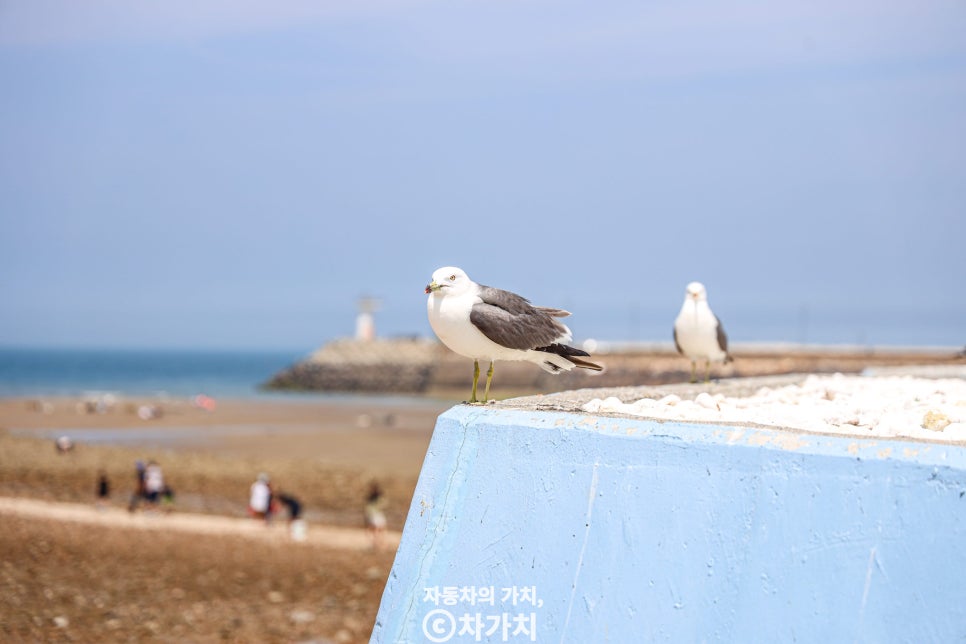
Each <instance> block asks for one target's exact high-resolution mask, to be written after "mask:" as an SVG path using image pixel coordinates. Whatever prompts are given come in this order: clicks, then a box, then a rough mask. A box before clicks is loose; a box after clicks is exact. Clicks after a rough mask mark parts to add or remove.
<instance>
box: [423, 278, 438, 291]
mask: <svg viewBox="0 0 966 644" xmlns="http://www.w3.org/2000/svg"><path fill="white" fill-rule="evenodd" d="M438 290H439V284H437V283H436V280H433V281H432V282H430V283H429V284H427V285H426V292H427V293H432V292H433V291H438Z"/></svg>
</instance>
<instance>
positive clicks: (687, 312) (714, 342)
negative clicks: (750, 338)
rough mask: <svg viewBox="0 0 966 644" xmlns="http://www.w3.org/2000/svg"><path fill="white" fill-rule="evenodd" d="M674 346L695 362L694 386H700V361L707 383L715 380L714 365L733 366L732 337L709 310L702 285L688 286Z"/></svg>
mask: <svg viewBox="0 0 966 644" xmlns="http://www.w3.org/2000/svg"><path fill="white" fill-rule="evenodd" d="M674 346H675V347H677V350H678V352H679V353H681V354H682V355H684V356H686V357H687V358H688V359H690V360H691V382H696V381H697V379H696V378H695V373H694V372H695V368H696V364H697V361H698V360H704V364H705V368H704V381H705V382H708V381H710V380H711V363H712V362H721V363H727V362H731V360H732V358H731V356H730V355H729V354H728V336H726V335H725V332H724V327H722V326H721V320H719V319H718V318H717V316H715V314H714V313H713V312H712V311H711V307H710V306H708V292H707V291H706V290H705V288H704V284H702V283H701V282H691V283H690V284H688V287H687V290H686V293H685V296H684V305H683V306H682V307H681V312H680V313H678V317H677V319H676V320H674Z"/></svg>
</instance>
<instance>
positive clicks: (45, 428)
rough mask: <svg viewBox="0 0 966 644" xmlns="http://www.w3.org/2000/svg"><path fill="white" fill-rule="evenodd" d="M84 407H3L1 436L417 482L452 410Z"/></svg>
mask: <svg viewBox="0 0 966 644" xmlns="http://www.w3.org/2000/svg"><path fill="white" fill-rule="evenodd" d="M84 402H85V401H84V399H82V398H80V397H65V398H6V399H0V428H2V429H6V430H8V431H10V432H11V433H12V434H14V435H19V436H35V437H41V438H49V439H51V440H53V438H54V437H55V435H61V434H63V435H67V436H70V437H71V438H72V439H73V440H74V442H75V443H76V444H83V443H84V442H85V440H87V439H89V440H91V442H95V443H98V444H111V443H112V442H113V443H115V444H124V445H135V444H142V445H147V446H152V445H154V446H158V447H164V448H166V449H171V450H175V451H185V450H191V451H202V452H216V453H218V454H223V455H237V456H242V457H251V458H271V459H287V458H297V459H306V458H311V459H313V460H318V461H322V462H326V463H330V464H333V465H341V466H347V467H366V468H372V469H375V470H379V471H391V472H394V473H400V474H408V475H414V474H418V471H419V467H420V465H421V463H422V458H423V456H424V455H425V452H426V447H427V445H428V444H429V439H430V437H431V436H432V431H433V427H434V426H435V423H436V418H437V416H439V414H441V413H442V412H443V411H445V410H446V409H448V408H449V407H451V406H452V404H453V403H451V402H446V401H438V400H432V399H412V400H397V399H393V398H387V399H377V398H375V397H373V398H360V399H358V400H352V399H348V400H339V401H327V400H312V399H308V400H305V399H296V400H277V399H268V400H219V401H217V406H216V408H215V409H214V410H213V411H206V410H204V409H201V408H198V407H196V406H194V405H193V404H192V402H191V401H190V400H187V399H164V400H161V399H152V398H121V399H118V401H117V402H116V403H115V404H114V405H112V406H111V407H109V408H107V409H106V410H105V411H104V412H103V413H97V412H94V413H88V412H87V410H86V408H85V405H84ZM145 405H153V406H156V407H158V408H160V409H161V415H160V417H157V418H152V419H150V420H143V419H142V418H140V417H139V416H138V414H137V411H138V409H139V408H141V407H142V406H145ZM125 433H130V434H131V435H130V436H124V434H125ZM112 436H113V438H114V440H113V441H112Z"/></svg>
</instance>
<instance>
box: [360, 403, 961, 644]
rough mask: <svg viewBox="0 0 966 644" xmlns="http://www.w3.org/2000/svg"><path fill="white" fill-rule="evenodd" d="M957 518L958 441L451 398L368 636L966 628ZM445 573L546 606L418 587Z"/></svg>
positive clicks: (850, 637) (774, 636) (448, 581)
mask: <svg viewBox="0 0 966 644" xmlns="http://www.w3.org/2000/svg"><path fill="white" fill-rule="evenodd" d="M964 516H966V449H964V448H962V447H955V446H945V445H931V446H924V445H922V444H918V443H904V442H899V441H881V440H880V441H870V440H856V439H850V438H838V437H835V438H829V437H819V436H804V435H794V434H789V433H787V432H780V431H777V430H770V429H762V428H757V429H756V428H736V427H730V426H713V425H687V424H680V423H672V422H665V423H658V422H654V421H648V420H644V419H618V418H606V417H596V416H583V415H574V414H564V413H551V412H529V411H514V410H502V409H481V408H474V407H468V406H458V407H454V408H453V409H451V410H449V411H448V412H446V413H445V414H443V415H442V416H440V418H439V420H438V423H437V425H436V429H435V432H434V435H433V439H432V442H431V444H430V447H429V450H428V453H427V456H426V460H425V462H424V464H423V469H422V473H421V475H420V479H419V483H418V485H417V487H416V491H415V495H414V498H413V503H412V507H411V509H410V512H409V517H408V519H407V523H406V527H405V531H404V533H403V539H402V543H401V545H400V548H399V551H398V553H397V555H396V560H395V563H394V565H393V568H392V572H391V575H390V579H389V581H388V583H387V586H386V590H385V593H384V595H383V599H382V604H381V606H380V609H379V613H378V617H377V620H376V625H375V629H374V631H373V636H372V641H374V642H407V643H409V642H421V641H431V640H430V639H428V638H427V637H426V635H425V631H424V620H426V616H427V615H428V614H429V613H430V612H431V611H434V610H446V611H448V614H449V615H452V620H453V623H455V627H456V629H457V631H458V630H459V629H460V628H461V627H462V626H464V624H463V623H461V622H460V618H461V617H462V616H468V618H469V619H471V620H473V621H474V622H475V619H476V616H477V615H479V616H480V617H481V619H482V620H483V623H484V631H485V630H488V629H489V628H490V627H492V625H493V624H494V623H495V622H494V621H493V620H500V619H502V617H503V614H504V613H506V615H507V617H508V618H509V619H511V620H512V618H513V616H515V615H518V614H522V615H523V616H524V617H525V618H526V619H530V617H529V616H530V613H533V620H534V621H535V624H536V641H539V642H577V643H596V642H639V641H668V642H699V641H722V642H788V641H800V642H802V641H804V642H887V641H908V642H927V641H934V642H951V641H963V640H964V639H966V582H964V579H963V577H964V574H966V521H964ZM446 586H456V587H467V586H468V587H476V588H479V587H487V586H493V587H495V589H496V590H497V594H498V595H502V591H501V589H502V588H512V587H514V586H515V587H517V588H521V587H525V586H535V587H536V591H537V596H538V597H539V599H540V600H541V601H542V605H539V606H534V605H529V604H526V605H518V606H516V607H514V606H513V605H512V603H510V602H507V603H501V602H500V601H499V600H500V599H501V597H499V596H498V597H497V601H496V605H495V606H492V607H491V606H489V605H475V606H474V605H472V604H470V603H468V602H461V603H458V604H457V605H455V606H447V605H444V604H442V603H441V604H440V605H439V606H436V605H434V604H433V603H432V602H430V601H424V599H425V595H426V593H425V591H424V589H425V588H433V587H439V588H441V589H442V588H443V587H446ZM464 619H466V618H464ZM434 623H435V624H436V625H437V626H438V627H441V630H440V631H439V632H438V633H436V632H434V631H432V630H430V631H429V634H430V635H433V636H434V637H436V639H437V640H438V641H450V642H471V641H477V640H476V637H475V635H473V634H464V635H463V636H460V635H458V632H457V633H456V634H454V635H453V636H452V637H451V638H449V639H446V638H445V635H446V633H447V631H448V630H449V628H448V626H449V624H450V623H451V622H450V618H449V617H448V615H447V614H445V613H441V612H437V613H434V615H433V616H431V618H430V621H429V622H426V624H425V627H426V628H430V629H431V627H432V626H433V624H434ZM525 623H526V624H529V622H526V621H525ZM515 627H516V624H515V623H513V622H511V631H510V632H509V633H508V636H507V637H506V638H504V635H503V630H502V624H500V627H499V628H498V629H497V630H496V632H494V633H493V634H492V635H490V636H489V637H487V636H485V635H484V636H483V637H481V639H482V641H489V642H502V641H511V642H524V641H530V640H531V638H530V637H526V636H524V635H522V634H518V635H517V636H515V637H514V636H512V629H513V628H515ZM474 630H475V628H474Z"/></svg>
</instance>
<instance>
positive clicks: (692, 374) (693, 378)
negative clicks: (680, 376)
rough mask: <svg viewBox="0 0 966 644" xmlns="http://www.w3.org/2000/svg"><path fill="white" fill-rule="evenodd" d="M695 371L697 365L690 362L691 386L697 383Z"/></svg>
mask: <svg viewBox="0 0 966 644" xmlns="http://www.w3.org/2000/svg"><path fill="white" fill-rule="evenodd" d="M695 369H697V365H696V364H695V362H694V360H692V361H691V383H692V384H693V383H695V382H697V381H698V377H697V376H696V375H695V373H694V372H695Z"/></svg>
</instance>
